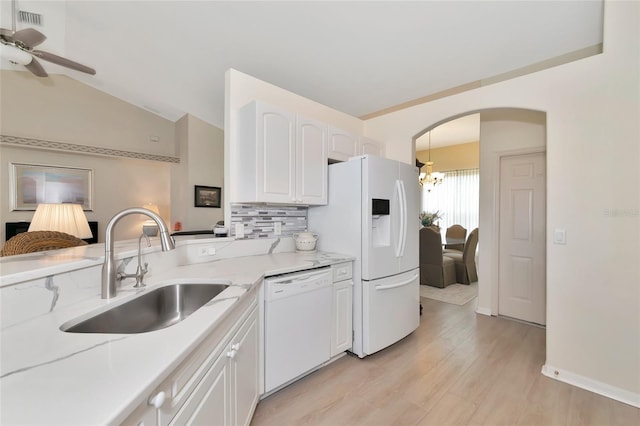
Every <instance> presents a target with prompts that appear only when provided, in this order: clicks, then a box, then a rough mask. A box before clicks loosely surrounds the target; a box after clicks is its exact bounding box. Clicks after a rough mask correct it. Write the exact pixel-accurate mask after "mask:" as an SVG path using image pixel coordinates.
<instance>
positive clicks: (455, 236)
mask: <svg viewBox="0 0 640 426" xmlns="http://www.w3.org/2000/svg"><path fill="white" fill-rule="evenodd" d="M466 238H467V229H466V228H465V227H463V226H462V225H451V226H450V227H448V228H447V232H446V233H445V239H446V241H447V242H446V244H445V245H444V248H445V250H444V252H445V253H447V252H448V251H451V250H456V251H459V252H462V250H464V243H465V239H466ZM454 253H455V252H454Z"/></svg>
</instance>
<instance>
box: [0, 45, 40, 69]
mask: <svg viewBox="0 0 640 426" xmlns="http://www.w3.org/2000/svg"><path fill="white" fill-rule="evenodd" d="M0 56H2V57H3V58H4V59H7V60H9V61H11V62H13V63H14V64H19V65H29V64H30V63H31V61H32V60H33V56H31V55H30V54H29V53H27V52H25V51H23V50H21V49H18V48H17V47H15V46H11V45H8V44H0Z"/></svg>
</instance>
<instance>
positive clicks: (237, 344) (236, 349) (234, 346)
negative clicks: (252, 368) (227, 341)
mask: <svg viewBox="0 0 640 426" xmlns="http://www.w3.org/2000/svg"><path fill="white" fill-rule="evenodd" d="M231 350H232V351H236V352H237V351H239V350H240V343H234V344H233V345H231Z"/></svg>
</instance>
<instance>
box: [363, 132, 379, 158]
mask: <svg viewBox="0 0 640 426" xmlns="http://www.w3.org/2000/svg"><path fill="white" fill-rule="evenodd" d="M360 154H363V155H364V154H371V155H376V156H378V157H383V158H384V144H383V143H382V142H378V141H376V140H373V139H370V138H368V137H366V136H360Z"/></svg>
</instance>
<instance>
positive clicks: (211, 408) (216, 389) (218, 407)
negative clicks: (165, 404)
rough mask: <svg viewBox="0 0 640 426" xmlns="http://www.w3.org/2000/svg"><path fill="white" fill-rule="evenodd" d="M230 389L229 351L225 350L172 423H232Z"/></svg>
mask: <svg viewBox="0 0 640 426" xmlns="http://www.w3.org/2000/svg"><path fill="white" fill-rule="evenodd" d="M230 389H231V384H230V376H229V362H228V352H223V353H222V354H221V355H220V357H219V358H218V359H217V360H216V361H215V362H214V364H213V365H212V366H211V368H210V369H209V371H208V372H207V374H206V375H205V376H204V377H203V379H202V381H201V382H200V383H199V384H198V386H197V387H196V389H195V390H194V391H193V393H192V394H191V395H190V396H189V399H188V400H187V402H186V403H185V404H184V405H183V406H182V408H181V409H180V411H179V412H178V414H176V416H175V417H174V418H173V419H172V420H171V423H170V424H171V425H185V424H193V425H205V424H207V425H228V424H231V416H230V415H231V411H230V404H231V397H230Z"/></svg>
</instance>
